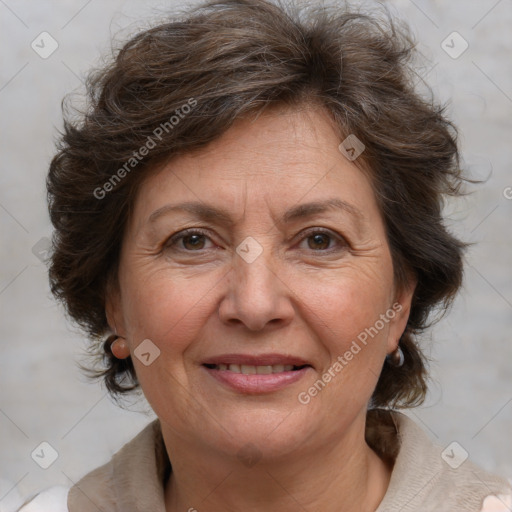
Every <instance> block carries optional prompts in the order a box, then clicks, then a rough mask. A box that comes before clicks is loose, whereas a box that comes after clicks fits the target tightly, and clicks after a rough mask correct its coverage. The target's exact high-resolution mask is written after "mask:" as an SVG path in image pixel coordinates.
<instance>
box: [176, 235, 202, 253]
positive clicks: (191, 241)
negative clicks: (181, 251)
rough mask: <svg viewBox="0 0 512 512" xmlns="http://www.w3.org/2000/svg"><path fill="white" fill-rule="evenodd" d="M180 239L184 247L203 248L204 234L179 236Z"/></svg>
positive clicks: (191, 248)
mask: <svg viewBox="0 0 512 512" xmlns="http://www.w3.org/2000/svg"><path fill="white" fill-rule="evenodd" d="M181 239H182V240H183V247H184V248H185V249H190V250H194V249H203V246H204V239H205V236H204V235H200V234H195V235H186V236H183V237H181Z"/></svg>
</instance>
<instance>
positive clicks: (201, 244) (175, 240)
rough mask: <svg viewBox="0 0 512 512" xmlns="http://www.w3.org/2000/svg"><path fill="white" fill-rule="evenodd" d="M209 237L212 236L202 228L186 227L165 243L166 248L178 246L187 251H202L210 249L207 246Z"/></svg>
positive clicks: (179, 248) (177, 247)
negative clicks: (206, 241) (206, 242)
mask: <svg viewBox="0 0 512 512" xmlns="http://www.w3.org/2000/svg"><path fill="white" fill-rule="evenodd" d="M207 239H208V240H209V239H210V238H209V237H208V235H207V234H206V233H205V232H203V231H202V230H200V229H186V230H184V231H180V232H179V233H176V234H175V235H173V236H171V237H170V238H169V240H168V241H167V242H166V243H165V248H166V249H170V248H176V249H177V250H184V251H186V252H194V251H201V250H203V249H208V247H205V240H207Z"/></svg>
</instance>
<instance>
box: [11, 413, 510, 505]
mask: <svg viewBox="0 0 512 512" xmlns="http://www.w3.org/2000/svg"><path fill="white" fill-rule="evenodd" d="M380 414H381V415H388V418H389V419H391V420H392V424H393V425H395V427H396V432H395V436H394V439H395V443H396V446H394V447H393V446H392V447H391V451H393V450H394V451H395V456H394V457H393V458H394V466H393V471H392V474H391V480H390V482H389V486H388V489H387V492H386V494H385V496H384V498H383V500H382V502H381V503H380V505H379V507H378V508H377V510H376V511H375V512H396V511H401V512H413V511H414V512H454V511H456V512H498V511H500V512H506V511H511V512H512V488H511V486H510V484H509V483H508V482H507V481H506V480H504V479H502V478H500V477H498V476H495V475H491V474H489V473H487V472H485V471H484V470H482V469H481V468H479V467H478V466H475V465H474V464H473V463H471V462H470V461H469V460H464V459H465V453H464V452H463V449H462V447H460V445H455V444H454V445H453V446H449V447H448V448H447V449H444V450H443V448H441V447H440V446H437V445H435V444H434V443H432V441H431V440H430V439H429V437H428V436H427V435H426V434H425V432H424V431H423V430H422V429H421V428H419V427H418V426H417V425H416V424H415V423H414V422H413V421H412V420H411V419H410V418H409V417H407V416H405V415H404V414H401V413H399V412H396V411H385V412H384V411H380ZM382 417H384V416H382ZM377 425H378V424H377ZM368 437H369V436H368V433H367V440H368ZM370 437H371V439H370V441H371V442H370V445H371V446H372V447H374V449H376V451H378V452H379V451H381V452H385V451H386V448H385V446H384V444H385V443H387V442H388V441H387V440H385V437H386V434H385V432H384V428H381V429H379V427H377V428H376V429H375V430H374V432H373V433H372V434H371V435H370ZM387 448H388V451H389V446H388V447H387ZM170 471H171V465H170V461H169V458H168V456H167V452H166V448H165V444H164V441H163V438H162V433H161V426H160V421H159V420H158V419H156V420H154V421H153V422H152V423H150V424H149V425H147V426H146V428H145V429H144V430H142V432H140V433H139V434H138V435H137V436H136V437H135V438H133V439H132V440H131V441H130V442H128V443H127V444H125V445H124V446H123V447H122V448H121V449H120V450H119V451H118V452H117V453H115V454H114V455H113V457H112V459H111V460H110V462H108V463H107V464H105V465H103V466H101V467H98V468H96V469H95V470H93V471H92V472H90V473H89V474H87V475H86V476H84V477H83V478H82V479H81V480H80V481H79V482H77V483H76V484H75V485H74V486H72V487H71V488H68V489H67V491H66V492H63V489H62V487H54V488H50V489H48V490H46V491H44V492H42V493H40V494H38V495H37V496H36V497H35V498H34V499H32V500H31V501H30V502H29V503H28V504H26V505H24V506H23V507H22V508H21V509H19V512H46V511H50V510H51V511H52V512H57V511H58V512H89V511H95V512H96V511H101V512H147V511H151V512H165V503H164V488H165V482H166V481H167V478H168V476H169V474H170ZM57 490H58V491H57Z"/></svg>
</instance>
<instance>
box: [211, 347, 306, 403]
mask: <svg viewBox="0 0 512 512" xmlns="http://www.w3.org/2000/svg"><path fill="white" fill-rule="evenodd" d="M201 366H202V367H203V368H204V369H205V370H206V372H207V374H209V375H210V377H213V379H215V381H216V382H218V383H220V384H221V385H222V386H223V387H227V388H229V389H230V390H235V391H237V392H238V393H243V394H260V393H269V392H273V391H277V390H280V389H283V388H284V387H286V386H289V385H291V384H293V383H295V382H297V381H298V380H300V379H302V378H303V377H304V376H305V375H306V373H308V372H309V371H310V370H311V369H313V366H312V365H311V364H310V363H308V362H307V361H305V360H303V359H301V358H298V357H291V356H286V355H283V354H264V355H259V356H250V355H242V354H225V355H222V356H217V357H214V358H209V359H207V360H206V361H205V362H203V363H202V365H201Z"/></svg>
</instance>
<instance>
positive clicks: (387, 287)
mask: <svg viewBox="0 0 512 512" xmlns="http://www.w3.org/2000/svg"><path fill="white" fill-rule="evenodd" d="M345 270H346V271H344V272H340V273H339V274H338V275H337V276H334V277H333V278H329V279H324V280H322V279H318V280H315V281H314V282H313V281H312V280H311V279H308V280H307V281H304V280H303V281H302V284H296V286H300V287H301V288H300V291H299V292H298V293H299V294H300V296H301V297H303V298H304V300H303V302H304V305H306V306H307V307H305V308H303V310H302V314H303V315H304V317H305V318H307V320H306V322H307V323H308V324H309V325H310V327H311V326H315V328H314V329H313V330H314V331H316V332H315V334H316V336H317V339H320V340H321V342H322V344H323V345H324V350H326V351H327V352H328V354H329V359H330V361H329V362H328V364H332V362H333V361H334V360H336V358H337V357H338V356H339V355H343V354H345V353H346V352H347V351H348V350H350V349H351V347H353V346H354V345H353V342H356V343H357V345H359V347H360V348H361V350H358V348H357V345H356V346H355V347H354V348H353V351H354V352H357V354H354V355H353V358H352V359H351V361H354V362H353V363H352V362H351V364H350V366H358V364H361V365H368V364H370V366H375V367H378V366H379V365H380V363H381V359H382V355H383V353H384V352H385V350H386V341H387V336H388V331H389V326H390V322H391V319H392V317H394V316H395V315H394V311H393V310H392V297H393V295H392V292H393V288H392V275H391V270H390V269H389V268H387V269H386V265H377V266H375V267H371V268H370V267H366V268H364V269H363V268H362V267H358V268H355V267H353V268H350V269H345ZM296 283H300V281H299V280H297V281H296ZM386 313H388V316H386ZM382 318H384V320H382ZM349 357H351V356H350V355H349ZM356 360H357V361H356Z"/></svg>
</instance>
